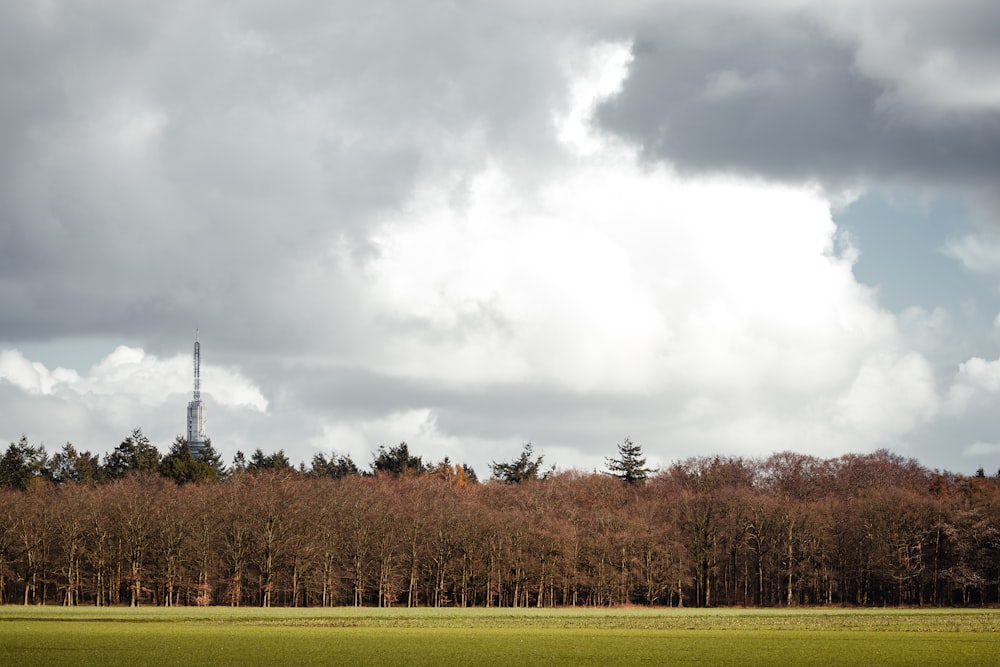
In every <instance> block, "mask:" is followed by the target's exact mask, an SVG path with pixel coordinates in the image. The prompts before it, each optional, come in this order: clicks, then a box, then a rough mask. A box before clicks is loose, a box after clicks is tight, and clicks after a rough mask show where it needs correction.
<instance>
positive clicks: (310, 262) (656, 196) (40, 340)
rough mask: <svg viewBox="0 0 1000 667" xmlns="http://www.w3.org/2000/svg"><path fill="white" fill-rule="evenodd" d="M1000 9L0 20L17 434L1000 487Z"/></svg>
mask: <svg viewBox="0 0 1000 667" xmlns="http://www.w3.org/2000/svg"><path fill="white" fill-rule="evenodd" d="M998 31H1000V5H998V4H997V3H996V2H994V1H993V0H956V2H952V3H939V2H923V1H914V0H880V1H873V0H864V1H861V0H844V1H842V2H836V3H831V2H818V1H816V2H813V1H808V0H765V1H762V2H755V3H749V4H748V3H745V2H735V1H734V0H697V1H694V0H677V1H664V2H649V1H643V0H626V1H622V2H616V3H608V2H598V1H596V0H595V1H591V0H573V2H563V1H562V0H548V1H544V2H538V1H537V0H532V1H530V2H527V1H520V0H502V1H495V2H494V1H491V0H481V1H479V2H471V1H469V2H465V1H462V0H452V1H440V2H439V1H436V0H429V1H427V2H421V3H411V2H401V1H399V0H395V1H381V0H365V1H364V2H349V1H348V2H332V1H330V0H324V1H322V2H318V1H311V0H301V1H290V0H286V1H284V2H275V1H273V0H257V1H252V0H239V1H236V0H233V1H232V2H214V3H202V2H186V1H184V0H180V1H178V2H171V3H155V4H154V5H149V4H147V3H135V2H128V1H126V0H90V1H81V2H61V1H59V0H50V1H45V0H35V1H31V2H8V3H3V4H2V5H0V443H6V442H9V441H12V440H16V439H17V438H19V437H20V436H21V434H25V435H27V436H28V439H29V440H30V441H31V442H32V443H34V444H38V443H43V444H45V446H46V447H47V448H48V449H49V450H50V451H51V450H54V449H58V448H59V447H61V446H62V445H63V444H64V443H65V442H67V441H71V442H73V443H74V445H76V446H77V447H78V448H83V449H90V450H91V451H94V452H102V453H103V452H107V451H109V450H110V449H112V448H113V447H114V446H115V445H116V444H117V443H118V442H120V441H121V440H122V439H123V438H124V437H125V436H126V435H127V434H128V433H129V432H130V431H131V430H132V429H133V428H135V427H136V426H139V427H142V428H143V430H144V432H145V433H146V434H147V435H148V436H150V438H151V439H152V440H153V442H154V443H155V444H157V445H158V446H159V447H160V449H161V450H165V449H166V448H167V446H168V445H169V443H170V442H171V441H172V440H173V439H174V437H175V436H177V435H179V434H182V433H183V432H184V429H185V409H186V404H187V401H188V400H190V391H191V380H192V378H191V375H192V368H191V351H192V344H193V341H194V337H195V331H196V330H199V332H200V333H199V335H200V340H201V344H202V362H203V364H202V387H203V394H204V399H205V403H206V412H207V432H208V434H209V435H210V436H211V438H212V440H213V443H214V444H215V445H216V447H217V448H218V449H219V450H220V451H221V452H222V453H223V455H224V457H225V458H226V459H227V460H230V459H231V458H232V456H233V455H234V454H235V453H236V451H237V450H238V449H241V450H243V451H246V452H249V451H252V450H253V449H255V448H257V447H260V448H262V449H263V450H264V451H266V452H270V451H275V450H277V449H284V450H285V452H286V453H287V454H288V455H289V456H290V458H291V459H292V460H293V461H295V462H298V461H306V462H308V461H309V460H310V459H311V458H312V456H313V454H315V453H316V452H325V453H327V454H329V453H331V452H336V453H338V454H350V455H351V456H352V457H353V458H354V459H355V460H356V461H357V462H359V463H361V464H367V463H368V462H369V461H370V460H371V458H372V452H373V451H374V450H375V449H376V448H377V447H378V445H380V444H386V445H394V444H397V443H398V442H400V441H403V440H405V441H406V442H408V443H409V444H410V446H411V448H412V450H413V451H415V452H416V453H418V454H421V455H423V456H424V458H425V460H432V461H436V460H440V459H442V458H443V457H445V456H449V457H451V459H452V460H454V461H464V462H468V463H469V464H471V465H472V466H473V467H475V468H476V469H477V471H478V472H479V473H480V476H486V475H488V463H489V462H490V461H495V460H506V459H509V458H512V457H514V456H515V455H516V454H517V453H518V452H519V451H520V449H521V446H522V443H524V442H528V441H530V442H532V443H533V444H534V446H535V448H536V450H537V451H539V452H541V453H543V454H544V455H545V456H546V461H547V462H551V463H554V464H556V465H557V466H558V467H560V468H577V469H581V470H590V469H594V468H600V467H602V464H603V460H604V457H605V456H608V455H612V454H614V453H615V445H616V444H617V443H619V442H621V441H622V439H623V438H624V437H626V436H628V437H631V438H632V440H633V441H635V442H637V443H638V444H641V445H642V446H643V448H644V450H645V452H646V454H647V455H648V457H649V459H650V462H651V463H656V464H660V465H663V464H667V463H669V462H670V461H672V460H677V459H683V458H687V457H689V456H697V455H711V454H730V455H749V456H765V455H767V454H769V453H771V452H774V451H782V450H795V451H799V452H804V453H809V454H815V455H818V456H824V457H826V456H836V455H839V454H842V453H846V452H867V451H872V450H874V449H878V448H888V449H891V450H892V451H894V452H897V453H899V454H902V455H904V456H908V457H910V456H912V457H915V458H917V459H918V460H920V461H921V462H922V463H923V464H925V465H927V466H929V467H934V468H941V469H948V470H952V471H955V472H966V473H971V472H973V471H975V470H976V469H977V468H978V467H980V466H983V467H985V468H986V469H987V471H989V472H990V473H993V472H995V471H996V470H997V469H998V468H1000V412H998V411H997V409H996V403H997V401H998V400H1000V195H998V194H997V183H998V182H1000V67H998V65H997V63H998V62H1000V42H998V41H997V40H996V34H997V32H998Z"/></svg>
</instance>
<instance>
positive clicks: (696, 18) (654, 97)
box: [599, 0, 1000, 210]
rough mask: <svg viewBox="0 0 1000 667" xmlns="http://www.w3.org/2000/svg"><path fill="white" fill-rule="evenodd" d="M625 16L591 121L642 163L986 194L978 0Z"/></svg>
mask: <svg viewBox="0 0 1000 667" xmlns="http://www.w3.org/2000/svg"><path fill="white" fill-rule="evenodd" d="M640 14H641V15H642V18H641V22H640V19H638V18H637V19H636V23H635V24H634V26H635V30H636V34H635V48H634V62H633V65H632V68H631V70H630V74H629V77H628V79H627V80H626V81H625V84H624V87H623V91H622V94H621V95H619V96H617V97H615V98H613V99H611V100H609V101H608V102H607V103H606V104H605V105H604V107H603V108H602V110H601V113H600V115H599V118H600V120H601V124H602V126H603V127H604V128H605V129H607V130H609V131H613V132H617V133H619V134H620V135H621V136H623V137H627V138H628V139H629V140H632V141H635V142H636V143H638V144H639V145H641V146H642V147H643V149H644V153H645V155H646V156H647V157H648V158H651V159H657V160H666V161H669V162H672V163H674V164H676V165H678V166H679V167H680V168H681V169H683V170H693V171H698V172H719V171H739V172H743V173H753V174H763V175H767V176H769V177H772V178H779V179H782V180H785V181H790V182H809V181H819V182H821V183H823V184H824V186H825V187H827V188H828V189H830V190H831V192H832V193H836V192H838V191H841V190H844V189H850V188H855V187H857V186H859V185H862V184H864V185H866V186H868V187H871V186H874V185H879V184H885V185H892V184H900V183H911V184H917V185H920V186H924V187H933V188H962V189H966V190H977V189H978V190H979V191H980V194H982V195H983V196H984V197H985V196H987V195H988V194H989V192H990V185H989V184H990V183H991V182H993V181H995V180H996V175H997V172H998V162H997V160H996V159H994V157H993V156H995V155H996V154H997V153H996V151H995V150H991V149H990V148H989V147H993V148H996V147H997V145H998V143H1000V77H998V76H997V72H996V68H995V67H994V65H993V63H995V62H996V58H997V56H998V55H1000V52H998V47H997V44H996V42H995V40H993V39H992V38H991V36H990V31H989V30H988V29H985V26H989V25H994V24H995V22H996V19H997V9H996V7H995V6H994V4H993V3H990V2H988V1H985V0H970V1H966V2H963V3H962V7H961V9H957V8H953V7H950V6H949V7H947V8H945V7H943V6H938V5H935V4H933V3H918V4H914V3H909V2H907V3H902V2H897V1H895V0H887V1H882V2H853V1H851V2H840V3H822V2H775V3H764V4H761V3H756V4H755V5H754V8H753V9H752V10H747V9H746V8H745V7H743V6H741V5H737V4H736V3H731V2H708V3H698V4H697V5H693V4H690V3H670V4H653V5H648V6H646V7H645V8H644V9H643V10H641V11H640ZM994 210H995V209H994Z"/></svg>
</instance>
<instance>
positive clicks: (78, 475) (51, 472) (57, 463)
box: [48, 442, 101, 485]
mask: <svg viewBox="0 0 1000 667" xmlns="http://www.w3.org/2000/svg"><path fill="white" fill-rule="evenodd" d="M100 471H101V461H100V459H99V458H98V456H97V455H96V454H91V453H90V452H78V451H77V450H76V447H74V446H73V445H72V444H71V443H68V442H67V443H66V444H65V445H63V448H62V449H61V450H59V451H58V452H56V453H55V454H53V455H52V460H51V461H50V462H49V467H48V477H49V479H50V480H52V481H53V482H55V483H56V484H66V483H67V482H75V483H77V484H88V485H93V484H96V483H97V481H98V479H99V477H100Z"/></svg>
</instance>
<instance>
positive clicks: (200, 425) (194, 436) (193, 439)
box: [187, 331, 205, 458]
mask: <svg viewBox="0 0 1000 667" xmlns="http://www.w3.org/2000/svg"><path fill="white" fill-rule="evenodd" d="M187 416H188V424H187V426H188V427H187V440H188V449H189V450H191V454H192V455H193V456H194V457H195V458H201V450H202V449H204V448H205V408H204V407H203V406H202V404H201V343H199V342H198V332H197V331H195V335H194V397H193V400H192V401H191V402H190V403H188V412H187Z"/></svg>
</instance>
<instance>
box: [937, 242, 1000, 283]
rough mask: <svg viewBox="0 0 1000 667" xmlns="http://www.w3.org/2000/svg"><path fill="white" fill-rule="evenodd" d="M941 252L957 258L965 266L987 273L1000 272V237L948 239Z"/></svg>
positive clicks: (995, 273) (994, 273) (996, 273)
mask: <svg viewBox="0 0 1000 667" xmlns="http://www.w3.org/2000/svg"><path fill="white" fill-rule="evenodd" d="M943 252H944V254H945V255H947V256H948V257H951V258H953V259H957V260H958V261H960V262H961V263H962V265H963V266H965V268H967V269H968V270H970V271H974V272H976V273H983V274H987V275H998V274H1000V239H996V238H992V237H989V236H979V235H977V236H973V235H968V236H963V237H962V238H959V239H954V240H952V241H949V242H948V243H947V244H946V245H945V247H944V249H943Z"/></svg>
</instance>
